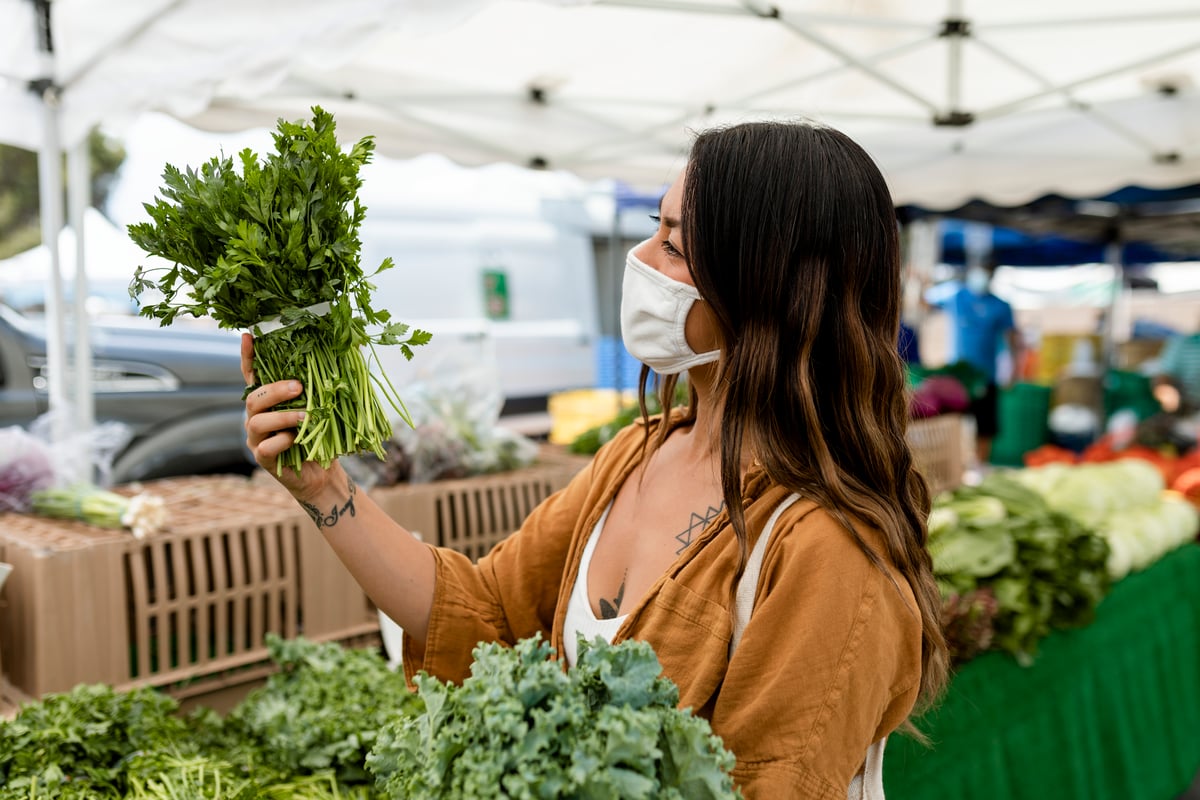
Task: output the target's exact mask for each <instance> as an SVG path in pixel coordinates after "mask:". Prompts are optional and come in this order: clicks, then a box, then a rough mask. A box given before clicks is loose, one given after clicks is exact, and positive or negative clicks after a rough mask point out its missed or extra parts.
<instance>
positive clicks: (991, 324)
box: [931, 262, 1022, 464]
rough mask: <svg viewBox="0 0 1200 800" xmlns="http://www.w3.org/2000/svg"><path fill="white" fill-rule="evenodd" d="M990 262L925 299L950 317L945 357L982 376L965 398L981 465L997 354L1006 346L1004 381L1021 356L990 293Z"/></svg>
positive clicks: (1003, 309)
mask: <svg viewBox="0 0 1200 800" xmlns="http://www.w3.org/2000/svg"><path fill="white" fill-rule="evenodd" d="M995 269H996V266H995V264H994V263H992V262H987V263H986V264H985V265H975V266H971V267H969V268H968V269H967V271H966V275H965V276H964V279H963V283H962V285H961V286H960V287H959V288H958V290H957V291H955V292H953V293H951V294H949V295H945V296H942V297H940V298H937V297H934V298H931V302H932V303H933V304H934V305H937V306H938V307H939V308H941V309H943V310H944V311H946V312H947V313H948V314H949V316H950V335H951V357H950V361H952V362H953V361H966V362H968V363H970V364H971V365H972V366H973V367H975V368H976V369H978V370H980V371H981V372H983V374H984V375H986V376H987V390H986V391H985V393H984V394H983V396H982V397H975V398H973V399H972V402H971V409H970V412H971V414H972V415H973V416H974V417H975V426H976V432H977V434H978V444H977V451H978V456H979V461H980V463H983V464H986V463H987V462H988V457H989V456H990V455H991V451H992V440H993V439H994V438H995V437H996V434H997V433H998V432H999V408H998V406H999V395H1000V391H999V390H1000V380H999V375H998V367H999V359H1000V354H1001V352H1003V349H1004V347H1005V346H1007V348H1008V351H1009V355H1010V356H1011V363H1012V365H1013V369H1012V370H1009V371H1008V373H1007V374H1006V375H1004V376H1003V380H1004V383H1005V384H1008V383H1010V382H1011V381H1012V379H1013V374H1014V372H1015V368H1016V366H1017V365H1019V364H1021V363H1022V359H1021V348H1022V344H1021V336H1020V333H1019V332H1018V331H1017V326H1016V322H1015V321H1014V319H1013V311H1012V306H1010V305H1009V304H1008V303H1007V302H1005V301H1004V300H1001V299H1000V298H999V297H997V296H996V295H994V294H992V291H991V287H992V277H993V275H994V273H995Z"/></svg>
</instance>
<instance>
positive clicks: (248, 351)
mask: <svg viewBox="0 0 1200 800" xmlns="http://www.w3.org/2000/svg"><path fill="white" fill-rule="evenodd" d="M242 377H243V378H244V379H245V381H246V385H247V386H253V385H254V384H256V383H258V381H256V380H254V337H253V336H251V335H250V334H248V333H243V334H242Z"/></svg>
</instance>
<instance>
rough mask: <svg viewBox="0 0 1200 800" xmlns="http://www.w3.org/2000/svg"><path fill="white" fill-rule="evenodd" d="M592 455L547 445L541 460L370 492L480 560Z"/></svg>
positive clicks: (426, 532) (405, 519)
mask: <svg viewBox="0 0 1200 800" xmlns="http://www.w3.org/2000/svg"><path fill="white" fill-rule="evenodd" d="M587 462H588V459H587V458H585V457H580V456H573V455H569V454H566V453H565V451H560V450H557V449H552V448H548V449H544V450H543V451H542V454H541V457H540V458H539V461H538V463H536V464H534V465H532V466H529V467H525V468H523V469H517V470H513V471H511V472H501V473H497V474H495V475H479V476H476V477H472V478H464V479H461V480H450V481H435V482H433V483H410V484H399V485H396V486H387V487H376V488H375V489H373V490H371V493H370V494H371V497H372V498H374V500H375V502H376V503H378V504H379V506H380V508H382V509H383V510H384V511H385V512H386V513H387V514H388V516H390V517H391V518H392V519H394V520H396V521H397V522H399V523H400V524H401V525H403V526H404V527H406V528H408V529H409V530H410V531H413V532H414V533H417V534H419V535H420V536H421V538H422V539H423V540H424V541H426V542H429V543H430V544H436V545H438V546H440V547H448V548H450V549H452V550H457V551H458V552H460V553H463V554H465V555H467V556H469V557H470V558H471V559H472V560H478V559H479V558H480V557H481V556H483V555H485V554H486V553H487V552H488V551H489V550H491V549H492V548H493V547H494V546H495V545H496V543H497V542H499V541H501V540H502V539H504V538H505V537H507V536H508V535H509V534H511V533H512V532H513V531H515V530H516V529H517V528H519V527H520V526H521V523H522V522H524V521H525V518H526V517H527V516H529V513H530V512H531V511H533V509H534V508H535V507H536V506H537V505H538V503H540V502H542V501H543V500H545V499H546V498H547V497H549V496H550V495H551V494H553V493H554V492H556V491H558V490H559V489H561V488H563V487H564V486H566V485H567V483H569V482H570V480H571V478H573V477H575V474H576V473H578V472H579V471H580V470H581V469H583V467H584V465H585V464H587Z"/></svg>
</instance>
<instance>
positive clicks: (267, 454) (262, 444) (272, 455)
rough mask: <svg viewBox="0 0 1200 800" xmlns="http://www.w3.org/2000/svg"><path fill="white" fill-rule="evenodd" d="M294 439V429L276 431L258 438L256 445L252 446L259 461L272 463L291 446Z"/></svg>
mask: <svg viewBox="0 0 1200 800" xmlns="http://www.w3.org/2000/svg"><path fill="white" fill-rule="evenodd" d="M295 441H296V430H295V429H294V428H292V429H289V430H283V431H277V432H276V433H274V434H273V435H270V436H268V437H266V438H264V439H260V440H259V442H258V445H257V446H256V447H254V453H255V455H256V456H257V457H258V459H259V461H260V462H262V461H267V462H269V463H273V462H274V460H275V459H277V458H279V456H280V455H281V454H282V453H283V451H284V450H287V449H288V448H289V447H291V446H292V445H293V444H294V443H295Z"/></svg>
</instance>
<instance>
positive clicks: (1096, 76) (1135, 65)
mask: <svg viewBox="0 0 1200 800" xmlns="http://www.w3.org/2000/svg"><path fill="white" fill-rule="evenodd" d="M1196 50H1200V42H1191V43H1190V44H1186V45H1183V46H1182V47H1176V48H1174V49H1172V50H1167V51H1164V52H1161V53H1156V54H1155V55H1153V56H1150V57H1148V58H1141V59H1138V60H1137V61H1130V62H1126V63H1125V64H1122V65H1121V66H1119V67H1113V68H1112V69H1106V70H1104V71H1103V72H1097V73H1093V74H1091V75H1088V76H1086V77H1083V78H1078V79H1076V80H1073V81H1067V82H1066V83H1060V84H1057V85H1055V86H1048V87H1046V88H1045V89H1042V90H1040V91H1037V92H1032V93H1030V94H1027V95H1025V96H1024V97H1018V98H1017V99H1016V100H1013V101H1011V102H1008V103H1002V104H1001V105H998V106H993V107H991V108H988V109H984V110H982V111H978V112H976V116H977V117H999V116H1004V115H1005V114H1011V113H1012V112H1014V111H1017V110H1018V109H1020V108H1022V107H1024V106H1026V105H1029V104H1030V103H1032V102H1033V101H1034V100H1040V99H1042V98H1043V97H1047V96H1049V95H1052V94H1060V93H1063V92H1068V91H1070V90H1071V89H1078V88H1079V87H1080V86H1086V85H1088V84H1089V83H1096V82H1097V81H1102V80H1104V79H1106V78H1113V77H1116V76H1118V75H1124V74H1125V73H1127V72H1133V71H1134V70H1137V69H1141V68H1142V67H1149V66H1153V65H1155V64H1160V63H1162V62H1164V61H1169V60H1171V59H1173V58H1177V57H1179V56H1184V55H1188V54H1189V53H1192V52H1195V51H1196Z"/></svg>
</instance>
